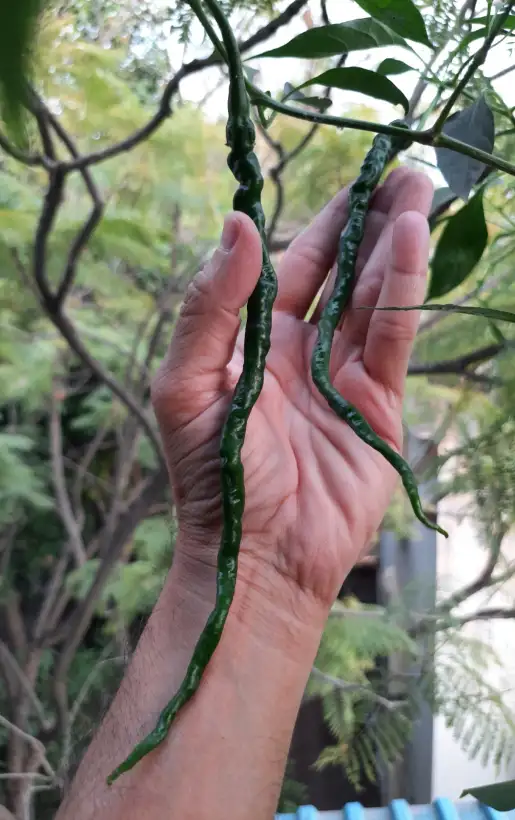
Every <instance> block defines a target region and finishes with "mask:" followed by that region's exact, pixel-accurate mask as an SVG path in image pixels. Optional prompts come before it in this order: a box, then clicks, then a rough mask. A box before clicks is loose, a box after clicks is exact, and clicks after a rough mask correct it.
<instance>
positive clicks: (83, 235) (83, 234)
mask: <svg viewBox="0 0 515 820" xmlns="http://www.w3.org/2000/svg"><path fill="white" fill-rule="evenodd" d="M38 103H39V105H40V106H41V108H42V111H43V112H44V115H45V116H46V118H47V120H48V122H49V123H50V124H51V126H52V128H53V129H54V131H55V133H56V134H57V136H58V137H59V139H60V140H61V142H62V143H63V145H65V146H66V148H67V149H68V151H69V152H70V154H71V156H72V157H74V159H78V158H79V156H80V155H79V152H78V150H77V147H76V145H75V143H74V141H73V140H72V138H71V137H70V135H69V134H68V133H67V132H66V131H65V129H64V128H63V126H62V125H61V123H60V122H59V120H58V119H57V117H54V115H53V114H52V113H51V111H49V110H48V109H47V108H46V107H45V106H43V103H42V101H41V100H39V98H38ZM81 176H82V179H83V180H84V185H85V186H86V189H87V191H88V194H89V195H90V197H91V200H92V202H93V208H92V210H91V213H90V215H89V217H88V219H87V220H86V221H85V222H84V224H83V226H82V228H81V229H80V231H79V232H78V234H77V236H76V237H75V239H74V241H73V243H72V246H71V248H70V251H69V253H68V260H67V263H66V269H65V271H64V275H63V278H62V280H61V284H60V285H59V289H58V292H57V301H58V303H59V304H62V303H63V302H64V300H65V299H66V296H67V295H68V291H69V290H70V288H71V286H72V284H73V280H74V278H75V272H76V269H77V263H78V261H79V257H80V254H81V253H82V251H83V250H84V248H85V247H86V245H87V243H88V241H89V239H90V237H91V235H92V233H93V231H94V230H95V228H96V227H97V225H98V224H99V222H100V220H101V219H102V215H103V212H104V203H103V202H102V199H101V197H100V194H99V192H98V188H97V186H96V185H95V182H94V180H93V177H92V175H91V172H90V171H89V169H88V168H82V169H81Z"/></svg>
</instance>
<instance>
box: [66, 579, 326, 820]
mask: <svg viewBox="0 0 515 820" xmlns="http://www.w3.org/2000/svg"><path fill="white" fill-rule="evenodd" d="M179 576H180V572H178V571H177V568H176V567H174V570H172V573H171V576H170V578H169V580H168V582H167V585H166V587H165V589H164V590H163V594H162V596H161V598H160V601H159V603H158V605H157V606H156V609H155V610H154V613H153V614H152V616H151V618H150V620H149V623H148V626H147V628H146V630H145V632H144V634H143V636H142V638H141V641H140V643H139V646H138V649H137V651H136V653H135V656H134V659H133V661H132V663H131V666H130V668H129V670H128V673H127V675H126V678H125V680H124V682H123V684H122V687H121V688H120V691H119V693H118V695H117V697H116V699H115V701H114V703H113V706H112V708H111V710H110V712H109V714H108V716H107V718H106V720H105V721H104V723H103V725H102V727H101V729H100V731H99V733H98V735H97V737H96V739H95V741H94V742H93V744H92V746H91V747H90V749H89V751H88V753H87V755H86V757H85V759H84V761H83V763H82V765H81V767H80V769H79V772H78V775H77V778H76V780H75V782H74V784H73V787H72V791H71V793H70V795H69V797H68V799H67V800H66V801H65V804H64V805H63V807H62V809H61V812H60V814H59V817H58V820H70V818H72V817H73V818H74V820H89V818H93V817H95V818H98V820H103V818H104V817H105V818H109V820H118V818H122V817H123V818H125V819H126V820H132V818H138V820H157V818H159V820H161V818H174V820H175V818H177V817H184V818H185V819H186V818H189V817H191V818H193V817H194V818H196V820H204V818H206V820H207V818H209V820H219V818H220V820H222V818H224V820H225V818H227V817H228V816H230V817H231V820H239V819H240V818H241V820H243V819H244V818H245V820H246V819H247V818H248V817H250V816H252V817H254V818H256V820H261V819H262V820H270V818H271V817H272V816H273V812H274V810H275V806H276V802H277V797H278V794H279V789H280V785H281V781H282V776H283V772H284V765H285V760H286V756H287V752H288V748H289V744H290V739H291V733H292V730H293V726H294V722H295V718H296V714H297V711H298V708H299V704H300V701H301V698H302V693H303V691H304V687H305V683H306V680H307V677H308V675H309V670H310V668H311V664H312V662H313V659H314V656H315V654H316V651H317V648H318V642H319V639H320V635H321V630H322V628H323V622H324V613H323V612H321V611H320V608H319V607H318V606H317V605H316V604H315V603H313V604H311V603H310V602H309V601H307V600H304V597H303V595H302V594H301V593H300V592H297V591H296V590H292V589H291V588H288V587H287V586H286V582H284V581H283V580H282V579H280V576H278V574H275V573H273V576H272V573H271V571H270V570H269V569H265V568H264V567H263V568H260V567H258V568H256V567H253V568H252V570H250V569H249V568H248V567H243V571H242V576H241V577H240V579H239V582H238V587H237V593H236V598H235V601H234V604H233V607H232V608H231V613H230V615H229V618H228V621H227V624H226V628H225V630H224V634H223V636H222V640H221V642H220V645H219V647H218V649H217V651H216V653H215V655H214V657H213V659H212V661H211V663H210V665H209V667H208V670H207V672H206V675H205V677H204V680H203V681H202V684H201V687H200V690H199V691H198V693H197V694H196V695H195V697H194V698H193V700H192V701H191V702H190V704H188V706H187V707H186V708H185V709H184V711H183V712H182V714H180V716H179V718H178V719H177V721H176V723H175V724H174V726H173V727H172V730H171V732H170V735H169V737H168V738H167V740H166V741H165V743H163V745H162V746H161V747H160V748H159V749H158V750H157V751H156V752H154V753H153V754H151V755H149V756H148V757H147V758H146V759H144V760H143V761H141V762H140V763H139V764H138V765H137V766H136V767H135V769H134V770H132V771H131V772H129V773H127V774H126V775H124V776H122V777H121V778H120V780H118V781H116V782H115V784H114V785H113V786H111V787H110V788H108V787H107V786H106V784H105V780H106V777H107V775H108V774H109V773H110V771H111V770H112V769H113V768H114V767H115V766H116V765H117V764H118V763H119V762H120V761H121V760H122V759H124V758H125V757H126V755H127V754H128V753H129V752H130V750H131V749H132V747H133V746H134V744H135V743H136V742H137V741H138V740H140V739H141V738H142V737H143V736H144V735H145V734H146V733H147V732H148V731H149V730H150V729H151V728H153V725H154V723H155V720H156V718H157V715H158V714H159V712H160V711H161V709H162V708H163V706H164V705H165V704H166V703H167V702H168V701H169V700H170V699H171V697H172V696H173V694H174V693H175V691H176V690H177V688H178V686H179V684H180V682H181V680H182V677H183V675H184V672H185V669H186V666H187V663H188V661H189V659H190V657H191V654H192V651H193V648H194V645H195V642H196V640H197V638H198V635H199V633H200V630H201V629H202V627H203V625H204V623H205V620H206V618H207V615H208V614H209V611H210V609H211V605H212V601H209V600H208V601H206V600H205V598H206V595H207V587H208V586H209V588H210V593H211V594H212V589H213V585H212V584H209V583H208V578H209V573H208V574H207V575H206V578H204V579H203V580H202V581H201V582H200V583H199V584H197V585H196V588H195V589H194V590H193V589H192V588H191V585H187V584H186V585H185V584H184V579H181V577H179ZM213 583H214V581H213ZM204 585H205V586H206V589H204ZM188 586H189V588H188ZM218 813H219V814H218Z"/></svg>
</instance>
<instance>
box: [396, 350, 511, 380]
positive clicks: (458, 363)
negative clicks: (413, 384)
mask: <svg viewBox="0 0 515 820" xmlns="http://www.w3.org/2000/svg"><path fill="white" fill-rule="evenodd" d="M505 347H506V346H505V345H504V344H500V343H497V344H491V345H487V346H485V347H482V348H479V349H478V350H474V351H472V352H471V353H465V354H464V355H463V356H458V357H456V358H455V359H446V360H443V361H440V362H429V363H427V364H410V366H409V370H408V375H409V376H427V375H432V374H438V375H442V374H444V373H448V374H452V375H456V376H466V375H471V374H470V373H468V369H469V368H470V367H472V366H473V365H478V364H482V363H483V362H487V361H489V360H490V359H493V358H495V356H497V355H498V354H499V353H500V352H501V351H503V350H504V349H505Z"/></svg>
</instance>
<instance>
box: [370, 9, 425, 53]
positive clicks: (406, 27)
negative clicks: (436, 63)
mask: <svg viewBox="0 0 515 820" xmlns="http://www.w3.org/2000/svg"><path fill="white" fill-rule="evenodd" d="M356 2H357V3H358V5H359V6H361V8H362V9H364V10H365V11H366V12H367V14H370V16H371V17H373V19H374V20H378V21H379V22H381V23H383V24H384V25H385V26H388V27H389V28H391V29H392V31H395V33H396V34H399V35H400V36H401V37H406V38H407V39H408V40H415V42H417V43H423V44H424V45H427V46H430V45H431V43H430V42H429V38H428V36H427V31H426V26H425V23H424V19H423V17H422V15H421V13H420V12H419V10H418V8H417V7H416V6H415V4H414V3H413V2H412V0H356Z"/></svg>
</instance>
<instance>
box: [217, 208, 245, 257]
mask: <svg viewBox="0 0 515 820" xmlns="http://www.w3.org/2000/svg"><path fill="white" fill-rule="evenodd" d="M239 235H240V223H239V221H238V220H237V219H234V217H232V216H228V217H226V219H225V222H224V229H223V231H222V239H221V241H220V247H221V249H222V250H223V251H225V252H226V253H229V251H232V249H233V248H234V246H235V245H236V242H237V241H238V237H239Z"/></svg>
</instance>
